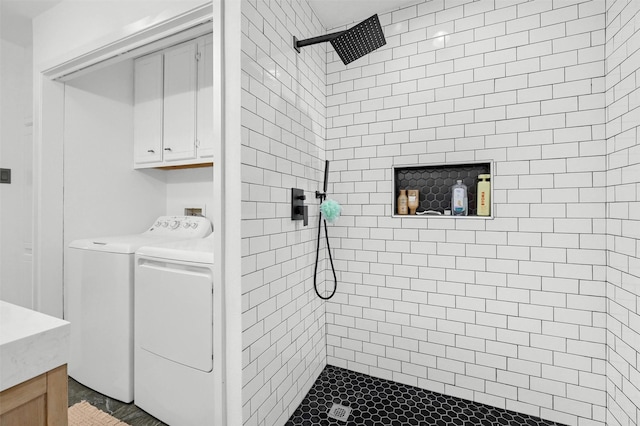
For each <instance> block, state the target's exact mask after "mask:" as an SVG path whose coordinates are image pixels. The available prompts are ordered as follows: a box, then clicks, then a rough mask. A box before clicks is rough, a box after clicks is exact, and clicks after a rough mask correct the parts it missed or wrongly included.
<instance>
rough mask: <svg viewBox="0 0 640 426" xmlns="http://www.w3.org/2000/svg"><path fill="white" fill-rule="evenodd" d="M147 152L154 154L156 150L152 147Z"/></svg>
mask: <svg viewBox="0 0 640 426" xmlns="http://www.w3.org/2000/svg"><path fill="white" fill-rule="evenodd" d="M147 152H150V153H152V154H153V153H155V151H154V150H152V149H148V150H147Z"/></svg>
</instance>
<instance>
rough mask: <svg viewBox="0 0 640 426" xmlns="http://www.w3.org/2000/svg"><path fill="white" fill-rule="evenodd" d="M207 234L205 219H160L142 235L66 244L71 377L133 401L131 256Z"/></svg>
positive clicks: (66, 299)
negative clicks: (143, 249) (154, 246)
mask: <svg viewBox="0 0 640 426" xmlns="http://www.w3.org/2000/svg"><path fill="white" fill-rule="evenodd" d="M210 233H211V222H210V221H209V219H207V218H205V217H197V216H161V217H159V218H158V220H156V221H155V222H154V224H153V225H152V226H151V227H150V228H149V229H147V230H146V231H144V232H143V233H141V234H134V235H124V236H115V237H101V238H91V239H82V240H76V241H73V242H71V243H70V244H69V251H68V252H67V262H66V269H65V300H64V307H65V309H64V317H65V319H66V320H68V321H69V322H71V331H70V354H69V362H68V372H69V375H70V376H71V377H73V378H74V379H75V380H77V381H78V382H80V383H82V384H83V385H85V386H87V387H89V388H91V389H94V390H96V391H98V392H100V393H102V394H104V395H107V396H109V397H111V398H114V399H117V400H120V401H123V402H127V403H129V402H131V401H133V398H134V388H133V309H134V303H133V293H134V292H133V288H134V260H135V259H134V253H135V251H136V250H137V249H138V248H140V247H142V246H145V245H149V244H159V243H166V242H170V241H179V240H186V239H202V238H204V237H206V236H207V235H209V234H210Z"/></svg>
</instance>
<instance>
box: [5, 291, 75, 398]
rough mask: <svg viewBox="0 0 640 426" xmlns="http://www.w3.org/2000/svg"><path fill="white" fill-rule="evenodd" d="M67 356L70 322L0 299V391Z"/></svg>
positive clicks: (38, 373) (57, 363) (59, 362)
mask: <svg viewBox="0 0 640 426" xmlns="http://www.w3.org/2000/svg"><path fill="white" fill-rule="evenodd" d="M68 357H69V322H67V321H64V320H61V319H59V318H55V317H52V316H49V315H45V314H42V313H40V312H36V311H32V310H31V309H27V308H23V307H21V306H17V305H13V304H11V303H8V302H3V301H1V300H0V392H1V391H3V390H5V389H8V388H10V387H12V386H15V385H17V384H19V383H22V382H24V381H26V380H29V379H31V378H33V377H36V376H39V375H40V374H43V373H46V372H47V371H49V370H52V369H54V368H56V367H59V366H61V365H64V364H66V363H67V359H68Z"/></svg>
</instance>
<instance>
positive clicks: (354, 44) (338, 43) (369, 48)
mask: <svg viewBox="0 0 640 426" xmlns="http://www.w3.org/2000/svg"><path fill="white" fill-rule="evenodd" d="M331 44H332V45H333V48H334V49H335V50H336V53H337V54H338V56H340V59H342V62H343V63H344V64H345V65H347V64H349V63H351V62H353V61H355V60H356V59H358V58H361V57H363V56H364V55H366V54H368V53H371V52H373V51H374V50H376V49H377V48H379V47H381V46H384V45H385V44H387V41H386V40H385V38H384V33H383V32H382V27H381V26H380V20H379V19H378V15H373V16H372V17H371V18H369V19H366V20H364V21H362V22H360V23H359V24H358V25H356V26H355V27H353V28H351V29H348V30H346V31H344V32H343V33H342V34H340V35H339V36H338V37H336V38H334V39H332V40H331Z"/></svg>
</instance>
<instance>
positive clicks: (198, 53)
mask: <svg viewBox="0 0 640 426" xmlns="http://www.w3.org/2000/svg"><path fill="white" fill-rule="evenodd" d="M201 56H202V52H197V53H196V61H199V60H200V57H201Z"/></svg>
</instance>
